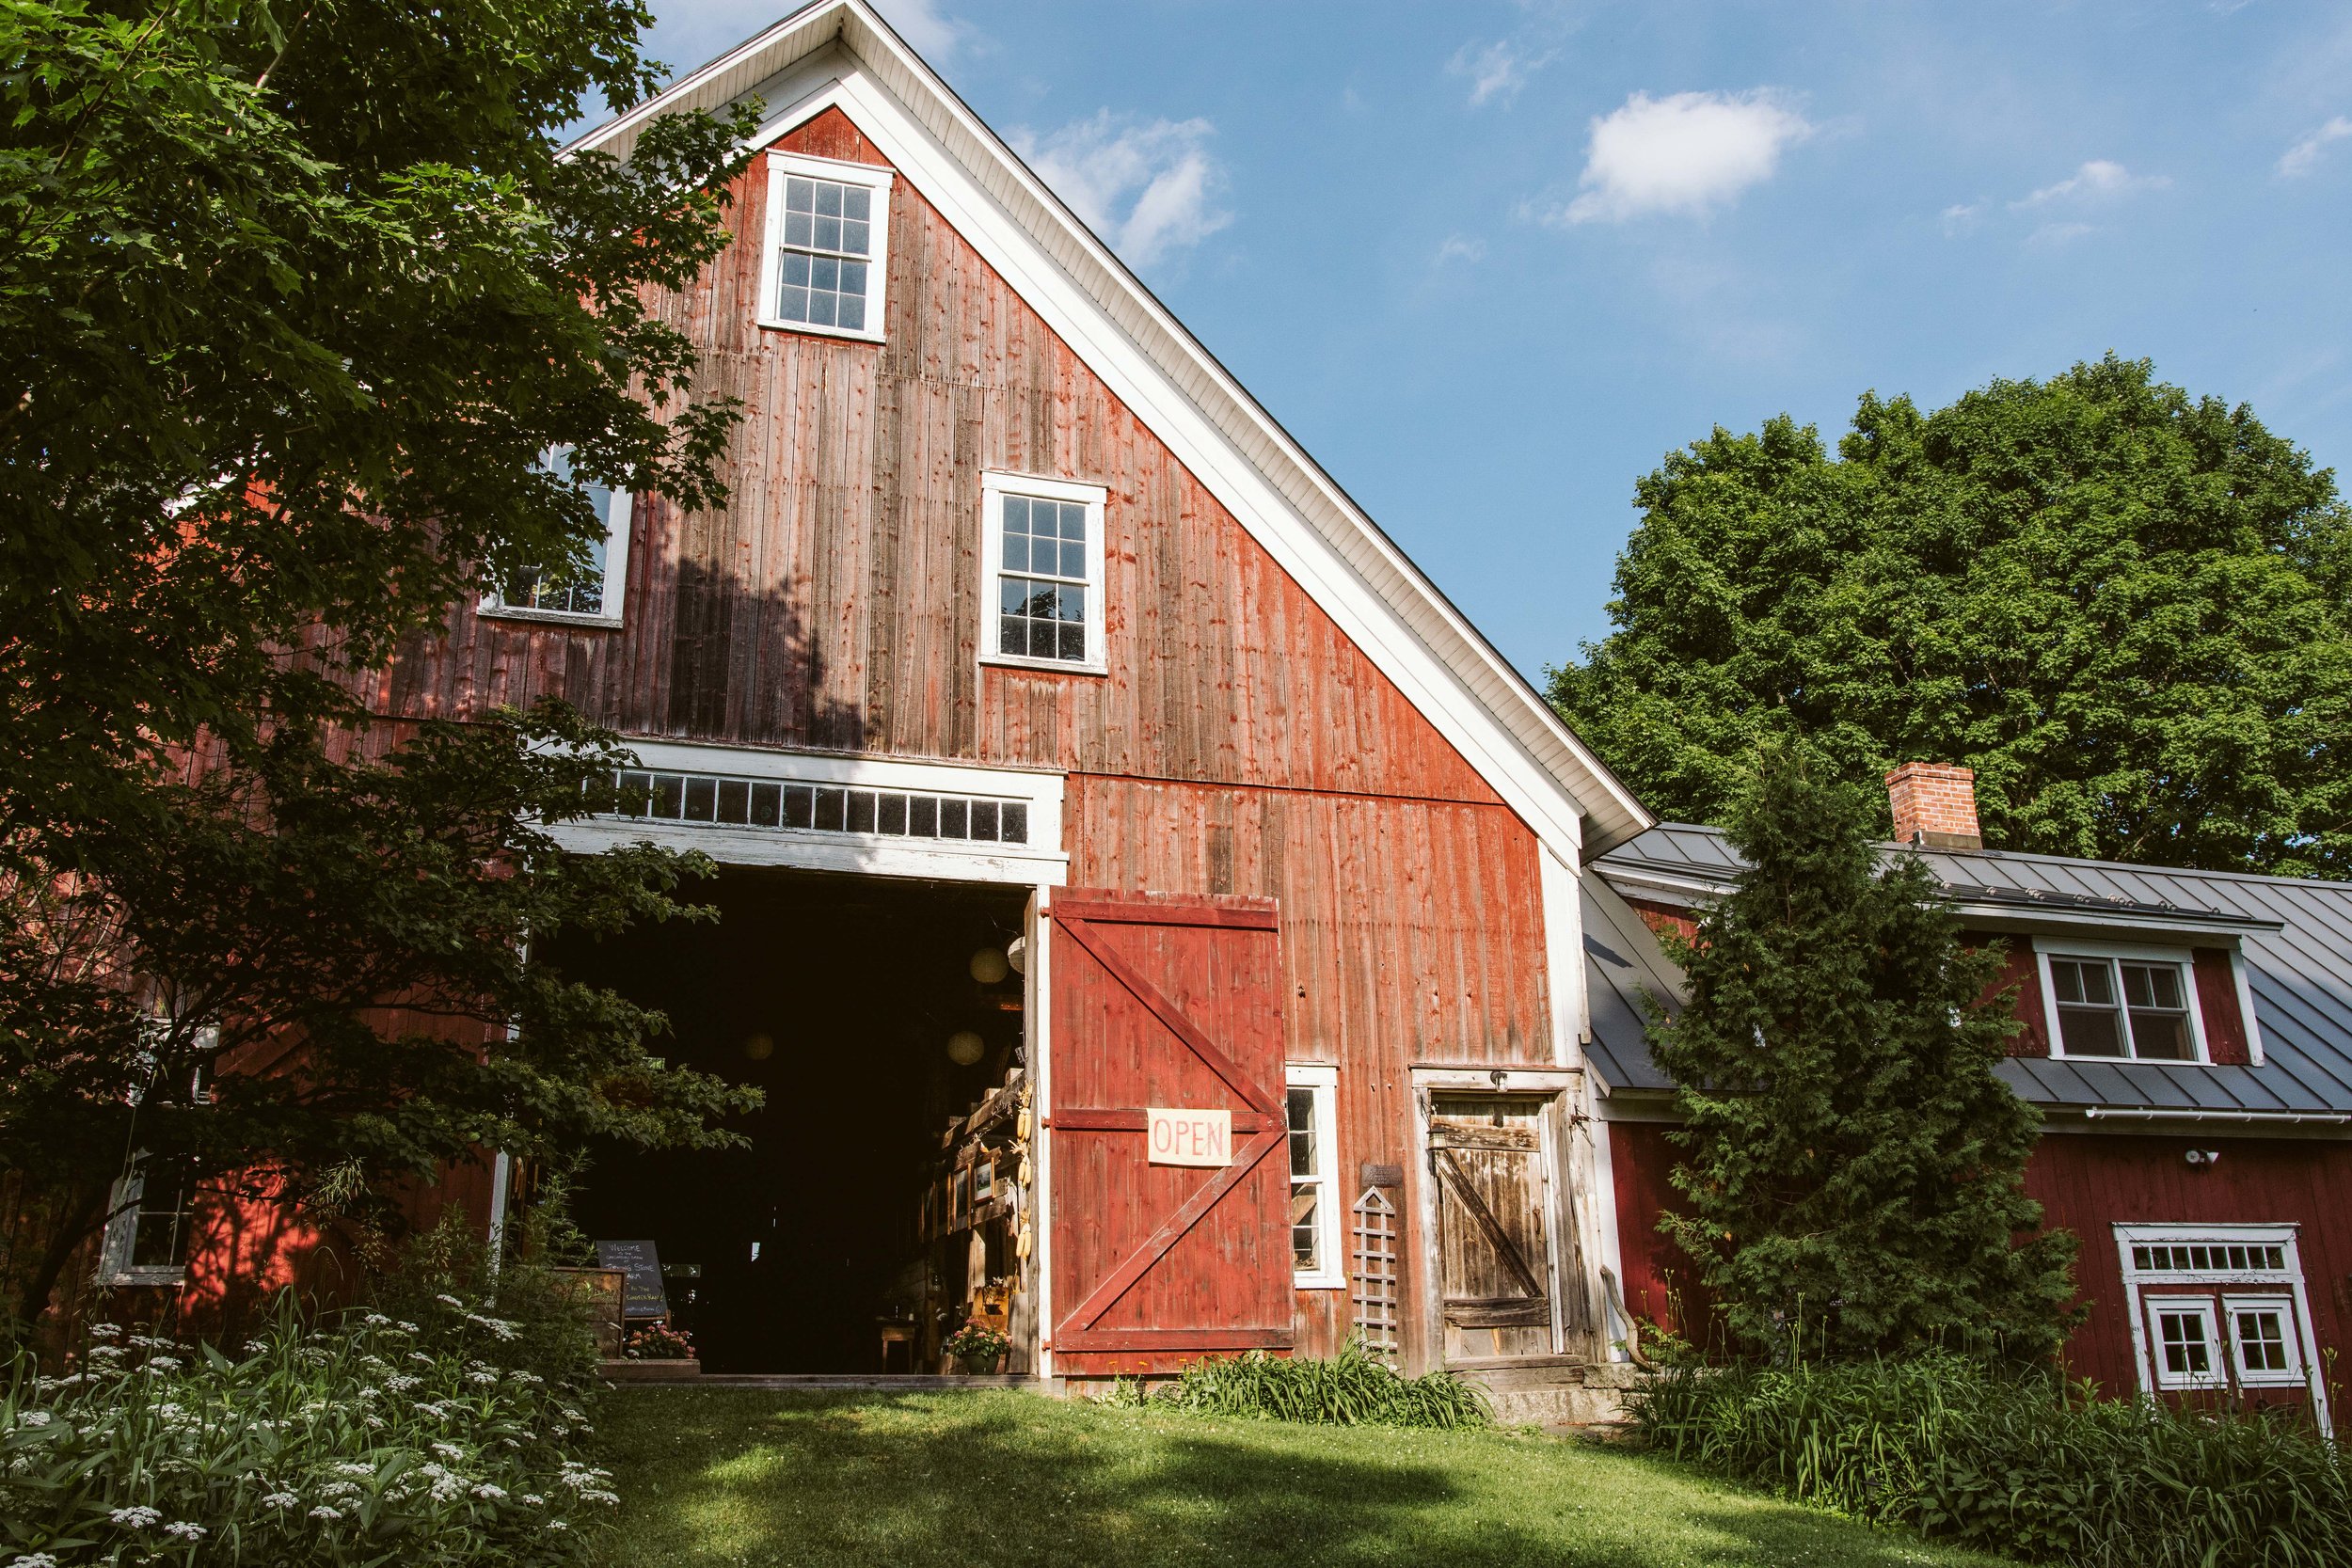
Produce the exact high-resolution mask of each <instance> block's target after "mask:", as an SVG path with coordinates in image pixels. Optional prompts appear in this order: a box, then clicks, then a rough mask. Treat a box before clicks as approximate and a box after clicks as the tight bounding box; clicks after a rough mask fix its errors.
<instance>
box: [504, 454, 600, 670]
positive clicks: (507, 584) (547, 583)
mask: <svg viewBox="0 0 2352 1568" xmlns="http://www.w3.org/2000/svg"><path fill="white" fill-rule="evenodd" d="M544 461H545V463H546V466H547V467H548V471H549V472H550V473H553V474H554V475H555V476H556V477H557V478H558V479H561V480H563V481H564V482H565V483H570V482H571V479H572V454H571V451H570V450H569V449H567V448H562V447H559V448H557V449H556V450H555V451H550V452H548V455H547V457H546V458H545V460H544ZM581 488H582V491H583V493H584V494H585V495H586V496H587V498H588V503H589V505H591V506H592V507H594V508H595V509H596V516H597V517H598V518H599V519H600V520H602V522H603V523H604V537H603V538H601V539H599V540H597V541H596V543H594V544H593V545H591V546H589V547H588V560H587V562H586V564H585V566H584V567H583V568H581V569H579V570H564V569H542V568H539V567H524V568H521V569H520V570H518V571H516V572H514V573H512V574H510V575H509V576H508V578H507V579H506V580H505V581H504V582H501V583H500V584H499V585H498V587H497V589H496V591H494V592H492V593H490V594H485V595H484V596H483V600H482V613H483V614H485V615H501V616H508V617H512V618H514V619H517V620H529V621H564V622H570V623H573V624H576V625H584V626H619V625H620V624H621V594H622V593H623V592H624V591H625V590H626V589H627V588H628V519H629V510H630V508H629V494H628V491H626V490H616V489H614V488H613V487H612V486H611V485H609V484H606V483H601V482H599V481H596V480H589V481H587V482H585V483H584V484H583V485H582V487H581Z"/></svg>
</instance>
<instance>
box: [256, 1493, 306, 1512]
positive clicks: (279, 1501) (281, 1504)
mask: <svg viewBox="0 0 2352 1568" xmlns="http://www.w3.org/2000/svg"><path fill="white" fill-rule="evenodd" d="M301 1500H302V1499H301V1498H300V1497H295V1496H294V1494H293V1493H292V1492H272V1493H271V1494H270V1495H269V1496H268V1497H263V1498H262V1507H263V1508H278V1509H284V1508H292V1507H294V1504H296V1503H298V1502H300V1501H301Z"/></svg>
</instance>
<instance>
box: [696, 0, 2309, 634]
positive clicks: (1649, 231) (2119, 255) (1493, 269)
mask: <svg viewBox="0 0 2352 1568" xmlns="http://www.w3.org/2000/svg"><path fill="white" fill-rule="evenodd" d="M654 4H655V9H656V11H657V13H658V16H659V23H658V25H657V27H656V29H655V32H654V34H653V36H652V38H651V40H650V46H651V52H652V53H653V54H655V55H658V56H659V57H660V58H661V59H663V60H665V61H667V62H668V63H669V64H670V65H672V66H673V67H675V68H679V69H686V68H691V67H692V66H695V65H698V64H700V63H702V61H704V60H705V59H707V58H708V57H709V56H711V55H715V54H717V53H718V52H720V51H721V50H723V49H724V48H726V47H727V46H729V45H730V44H732V43H734V42H736V41H738V40H740V39H742V38H743V37H745V36H747V35H749V34H750V33H752V32H754V31H755V30H757V29H758V28H759V27H761V26H763V25H765V24H767V23H769V22H771V21H772V20H774V19H775V18H776V17H778V16H780V15H782V14H784V13H785V12H786V11H787V10H788V9H789V8H791V6H790V0H765V3H759V0H654ZM882 9H883V10H884V12H885V14H888V15H890V16H891V17H892V19H893V20H894V21H895V22H896V23H897V24H898V25H899V27H900V29H901V31H902V32H904V33H905V34H906V35H907V37H908V38H909V40H910V41H912V42H914V44H915V46H916V47H917V48H918V49H920V50H921V51H922V52H923V53H924V54H925V55H926V56H927V57H928V58H929V59H930V61H931V63H932V64H933V65H934V66H935V67H936V68H938V69H939V70H940V71H941V72H942V73H943V74H944V75H946V78H947V79H948V80H949V81H950V82H951V83H953V84H954V86H955V87H956V89H957V90H958V91H959V92H961V94H962V95H963V97H964V99H965V100H966V101H967V102H968V103H971V104H972V105H973V107H974V108H975V109H976V110H977V111H978V113H979V114H980V115H981V116H982V117H983V118H985V119H988V120H989V121H990V122H991V123H992V124H993V125H994V126H995V127H996V129H997V130H998V131H999V132H1000V133H1001V134H1003V135H1006V136H1007V137H1008V139H1009V140H1011V141H1013V142H1014V144H1015V145H1016V146H1018V147H1020V148H1022V149H1023V150H1024V151H1025V153H1026V154H1027V155H1028V156H1029V157H1030V158H1031V161H1032V163H1033V164H1035V165H1036V166H1038V167H1039V168H1040V170H1041V172H1042V173H1044V174H1045V175H1046V176H1047V178H1048V179H1049V180H1051V181H1052V182H1054V183H1055V184H1056V186H1057V189H1059V190H1060V192H1061V194H1062V195H1063V197H1064V198H1065V199H1068V200H1069V201H1071V203H1072V204H1073V206H1074V207H1076V208H1077V209H1078V210H1079V211H1080V212H1081V214H1084V215H1086V216H1088V217H1089V220H1090V221H1092V222H1093V223H1094V224H1095V226H1096V228H1097V230H1098V231H1099V232H1101V233H1102V234H1103V235H1104V237H1105V238H1106V239H1107V240H1109V241H1110V242H1111V243H1112V244H1113V245H1114V246H1115V247H1116V248H1118V249H1119V250H1120V252H1121V254H1122V255H1123V256H1124V257H1125V259H1126V260H1127V261H1129V263H1130V264H1131V265H1133V266H1134V267H1135V268H1136V271H1137V272H1139V273H1140V274H1141V275H1142V276H1143V277H1144V278H1145V279H1146V280H1147V281H1148V282H1150V283H1151V285H1152V288H1153V289H1154V290H1155V291H1156V292H1157V293H1159V294H1160V296H1161V297H1162V298H1163V299H1164V300H1166V301H1167V302H1168V305H1169V307H1170V308H1171V309H1174V310H1175V311H1176V313H1177V314H1178V315H1179V316H1181V317H1182V318H1183V319H1184V322H1185V324H1186V325H1189V326H1190V327H1191V328H1192V329H1193V331H1194V332H1195V333H1196V334H1197V335H1198V336H1199V337H1200V339H1201V340H1202V341H1204V342H1206V343H1207V344H1208V345H1209V347H1210V349H1211V350H1213V351H1214V352H1215V353H1216V355H1217V356H1219V357H1220V358H1221V359H1223V360H1224V361H1225V363H1226V364H1227V365H1228V366H1229V367H1231V368H1232V371H1233V372H1234V373H1235V374H1237V375H1238V376H1239V377H1240V378H1241V379H1242V381H1243V382H1244V384H1246V385H1247V386H1248V388H1250V389H1251V390H1252V391H1253V392H1254V393H1255V394H1256V395H1257V397H1258V399H1259V400H1260V401H1261V402H1262V403H1263V404H1265V405H1266V407H1267V408H1269V409H1270V410H1272V412H1273V413H1274V415H1275V417H1276V418H1278V419H1279V420H1281V421H1282V422H1283V423H1284V424H1285V425H1286V426H1287V427H1288V428H1289V429H1290V430H1291V431H1292V433H1293V434H1294V435H1295V436H1297V437H1298V438H1299V440H1300V441H1302V442H1303V443H1304V444H1305V445H1306V447H1307V449H1308V450H1309V451H1311V452H1313V453H1314V454H1315V456H1316V457H1317V458H1318V459H1319V460H1320V461H1321V462H1322V463H1323V465H1324V466H1325V467H1327V469H1329V470H1330V472H1331V473H1332V474H1333V475H1334V476H1335V477H1336V478H1337V479H1338V480H1339V482H1340V483H1342V484H1343V485H1345V486H1346V487H1347V488H1348V489H1349V491H1350V492H1351V493H1352V494H1354V496H1355V497H1356V499H1358V500H1359V502H1361V503H1362V504H1363V505H1364V507H1365V508H1366V509H1367V510H1368V511H1370V512H1371V514H1372V515H1374V516H1375V517H1376V518H1377V519H1379V521H1380V523H1381V524H1382V526H1383V527H1385V528H1386V529H1388V531H1390V532H1391V534H1393V535H1394V536H1395V537H1396V538H1397V539H1398V541H1399V542H1400V543H1402V544H1403V545H1404V546H1405V547H1406V549H1407V550H1408V551H1410V552H1411V554H1412V555H1413V557H1414V558H1415V559H1416V560H1417V561H1418V562H1420V563H1421V564H1422V568H1423V569H1424V570H1425V571H1427V572H1428V573H1429V574H1430V576H1431V577H1432V578H1435V579H1436V580H1437V582H1438V585H1439V586H1440V587H1441V588H1443V589H1444V590H1445V591H1446V592H1447V593H1448V594H1451V595H1452V596H1453V597H1454V600H1455V602H1456V603H1458V604H1459V605H1460V606H1461V607H1462V608H1463V610H1465V611H1466V612H1467V613H1468V614H1469V615H1470V617H1471V619H1472V620H1474V621H1476V622H1477V623H1478V625H1479V626H1481V627H1482V628H1483V629H1484V630H1485V631H1486V634H1487V635H1488V636H1489V637H1490V638H1492V639H1493V640H1494V641H1495V642H1496V643H1497V645H1498V646H1500V647H1501V648H1502V651H1503V653H1504V654H1505V655H1506V656H1507V657H1509V658H1511V659H1512V660H1513V661H1514V662H1515V663H1517V664H1518V666H1519V668H1520V669H1521V670H1523V671H1525V672H1526V673H1529V674H1530V675H1532V676H1539V675H1540V673H1541V671H1542V669H1543V667H1545V666H1546V665H1549V664H1555V663H1561V662H1564V661H1566V660H1568V659H1570V658H1572V657H1575V654H1576V650H1577V645H1578V643H1579V641H1581V640H1585V639H1592V638H1597V637H1599V636H1601V635H1603V634H1604V633H1605V632H1606V630H1607V629H1608V623H1607V615H1606V610H1605V606H1606V603H1607V600H1608V598H1609V593H1610V578H1611V575H1612V573H1613V570H1614V566H1615V559H1616V554H1617V551H1618V549H1619V548H1620V547H1621V546H1622V545H1623V544H1624V541H1625V537H1626V534H1627V532H1628V531H1629V529H1630V528H1631V527H1632V525H1633V523H1634V521H1635V515H1634V513H1633V511H1632V507H1631V495H1632V487H1633V483H1634V481H1635V479H1636V478H1637V477H1638V476H1639V475H1641V474H1643V473H1645V472H1646V471H1648V470H1649V469H1651V468H1653V467H1656V466H1657V464H1658V462H1659V460H1660V458H1661V455H1662V454H1663V453H1664V452H1665V451H1668V450H1670V449H1672V448H1674V447H1677V446H1680V445H1683V444H1685V443H1687V442H1689V441H1692V440H1694V439H1697V438H1698V437H1700V436H1704V435H1706V434H1707V432H1708V430H1709V428H1711V427H1712V426H1714V425H1717V424H1722V425H1725V426H1727V427H1730V428H1733V429H1738V430H1745V429H1753V428H1754V427H1755V426H1756V424H1758V423H1759V422H1760V421H1761V420H1764V419H1766V418H1768V417H1769V416H1771V415H1772V414H1775V413H1779V412H1783V411H1786V412H1788V413H1790V414H1792V415H1794V416H1796V417H1797V418H1798V419H1800V420H1808V421H1812V422H1814V423H1817V424H1819V425H1820V426H1821V427H1822V430H1823V433H1824V435H1825V436H1831V437H1833V438H1834V436H1835V435H1836V433H1837V432H1838V431H1839V430H1842V429H1843V428H1844V425H1845V422H1846V420H1847V418H1848V417H1849V415H1850V414H1851V411H1852V407H1853V402H1854V399H1855V397H1856V396H1857V395H1859V394H1860V393H1861V392H1862V391H1863V390H1864V389H1865V388H1876V389H1878V390H1879V391H1881V392H1883V393H1888V394H1891V393H1895V392H1908V393H1910V394H1912V395H1913V396H1914V397H1915V398H1916V399H1918V400H1919V401H1920V402H1921V403H1923V404H1928V405H1931V406H1932V405H1937V404H1943V403H1946V402H1948V401H1949V400H1950V399H1951V398H1952V397H1954V396H1955V395H1957V394H1958V393H1960V392H1962V391H1963V390H1965V389H1966V388H1970V387H1974V386H1979V385H1981V384H1983V383H1984V382H1986V381H1988V380H1990V379H1992V378H1994V377H1995V376H2010V377H2019V376H2043V375H2047V374H2049V373H2051V372H2056V371H2058V370H2062V369H2064V368H2065V367H2066V366H2067V365H2069V364H2072V363H2073V362H2074V361H2075V360H2077V359H2080V358H2084V357H2090V356H2097V355H2099V354H2101V353H2103V352H2105V351H2106V350H2108V349H2114V350H2116V351H2117V352H2119V353H2121V354H2123V355H2126V356H2148V357H2151V358H2153V359H2154V361H2155V362H2156V367H2157V370H2158V372H2160V373H2161V374H2162V375H2163V376H2164V377H2165V378H2166V379H2168V380H2170V381H2173V382H2176V383H2178V384H2180V385H2182V386H2185V387H2186V388H2189V389H2190V390H2191V391H2192V392H2196V393H2209V394H2213V395H2217V396H2220V397H2222V398H2225V399H2227V400H2229V401H2231V402H2233V403H2235V402H2241V401H2243V402H2248V403H2250V404H2252V405H2253V406H2254V408H2255V410H2256V411H2257V413H2259V414H2260V415H2261V417H2262V418H2263V419H2264V420H2265V422H2266V423H2268V424H2269V425H2270V427H2271V428H2272V429H2273V430H2275V431H2277V432H2280V434H2282V435H2285V436H2288V437H2290V438H2291V439H2293V440H2295V441H2296V442H2297V443H2298V444H2300V445H2302V446H2304V447H2306V448H2307V449H2309V450H2310V451H2312V454H2313V455H2314V457H2315V458H2316V459H2317V460H2318V461H2319V462H2320V463H2322V464H2324V465H2328V466H2334V467H2347V466H2352V264H2348V262H2352V257H2348V256H2347V252H2348V251H2352V244H2347V242H2352V7H2345V6H2343V5H2340V4H2338V5H2322V4H2308V5H2292V4H2278V3H2272V0H2245V3H2239V4H2230V3H2227V0H2216V3H2202V0H2174V3H2170V4H2164V3H2156V4H2150V3H2146V0H2142V3H2140V4H2122V3H2092V0H2085V3H2079V4H2027V3H2023V0H2016V3H2011V0H1965V3H1963V4H1959V5H1952V4H1937V5H1930V4H1904V3H1899V0H1875V3H1865V0H1855V3H1836V0H1808V3H1804V4H1782V5H1764V4H1729V3H1725V4H1677V3H1674V0H1648V3H1643V4H1603V3H1597V0H1596V3H1582V4H1566V3H1563V4H1551V3H1545V0H1520V3H1513V0H1495V3H1482V0H1446V3H1443V4H1424V5H1405V4H1385V3H1380V0H1353V3H1348V4H1324V3H1320V0H1316V3H1309V0H1250V3H1230V0H1120V3H1118V4H1115V5H1114V4H1100V3H1098V4H1083V3H1077V0H882Z"/></svg>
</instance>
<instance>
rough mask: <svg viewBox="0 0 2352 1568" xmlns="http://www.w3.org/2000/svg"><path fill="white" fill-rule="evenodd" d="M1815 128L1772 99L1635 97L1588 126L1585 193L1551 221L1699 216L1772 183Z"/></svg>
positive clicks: (1761, 94)
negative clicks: (1785, 155)
mask: <svg viewBox="0 0 2352 1568" xmlns="http://www.w3.org/2000/svg"><path fill="white" fill-rule="evenodd" d="M1812 134H1813V127H1812V126H1811V125H1810V124H1808V123H1806V121H1805V119H1804V117H1803V116H1801V115H1799V114H1798V113H1797V112H1796V111H1795V110H1793V109H1791V108H1789V107H1788V106H1787V105H1786V104H1785V103H1783V102H1782V101H1781V99H1780V98H1779V96H1778V95H1777V94H1774V93H1772V92H1770V91H1767V90H1765V89H1762V88H1758V89H1756V91H1753V92H1743V93H1719V92H1678V93H1675V94H1673V95H1672V96H1670V97H1666V98H1652V97H1650V96H1649V95H1648V94H1647V93H1642V92H1637V93H1635V94H1634V95H1633V96H1632V97H1630V98H1629V99H1627V100H1626V101H1625V104H1624V106H1623V107H1622V108H1619V109H1617V110H1616V111H1615V112H1613V113H1612V114H1607V115H1602V116H1599V117H1597V118H1596V119H1594V121H1593V139H1592V144H1591V147H1590V149H1589V150H1588V151H1587V152H1586V154H1585V159H1584V174H1583V177H1582V179H1581V181H1580V182H1579V183H1580V184H1581V185H1582V187H1583V190H1582V193H1581V195H1579V196H1578V197H1577V198H1576V199H1575V200H1573V201H1571V202H1569V203H1568V204H1567V205H1566V206H1565V208H1558V209H1555V210H1553V211H1551V212H1549V213H1540V214H1537V215H1538V216H1540V217H1541V218H1542V219H1543V220H1544V221H1545V222H1549V223H1590V222H1595V221H1598V222H1602V223H1621V222H1623V221H1625V220H1626V219H1627V218H1630V217H1638V216H1640V215H1642V214H1645V213H1705V212H1707V211H1708V209H1709V208H1712V207H1716V206H1720V205H1721V204H1723V203H1724V202H1726V201H1729V200H1731V199H1732V198H1735V197H1737V196H1738V195H1739V194H1740V192H1741V191H1743V190H1746V189H1747V188H1748V187H1749V186H1750V185H1754V184H1758V183H1760V182H1763V181H1766V180H1769V179H1771V178H1772V173H1773V171H1774V170H1775V169H1776V168H1778V167H1779V166H1780V155H1781V153H1782V151H1783V150H1786V149H1787V148H1788V147H1790V146H1791V145H1793V144H1794V143H1797V142H1800V141H1803V140H1804V138H1805V137H1807V136H1809V135H1812Z"/></svg>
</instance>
